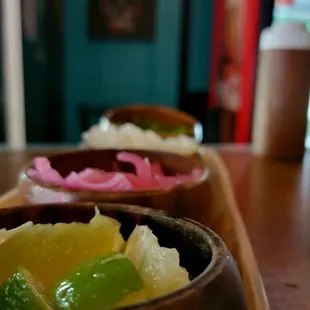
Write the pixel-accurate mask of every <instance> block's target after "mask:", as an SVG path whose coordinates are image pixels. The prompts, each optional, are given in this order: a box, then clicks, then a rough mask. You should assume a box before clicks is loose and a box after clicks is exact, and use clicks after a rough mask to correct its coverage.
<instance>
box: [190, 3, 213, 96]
mask: <svg viewBox="0 0 310 310" xmlns="http://www.w3.org/2000/svg"><path fill="white" fill-rule="evenodd" d="M191 5H192V8H191V31H190V42H189V51H188V52H189V59H188V62H189V72H188V90H189V91H191V92H205V91H206V90H207V88H208V83H209V71H208V68H209V65H210V54H211V39H212V38H211V37H212V22H213V20H212V12H213V1H211V0H192V1H191Z"/></svg>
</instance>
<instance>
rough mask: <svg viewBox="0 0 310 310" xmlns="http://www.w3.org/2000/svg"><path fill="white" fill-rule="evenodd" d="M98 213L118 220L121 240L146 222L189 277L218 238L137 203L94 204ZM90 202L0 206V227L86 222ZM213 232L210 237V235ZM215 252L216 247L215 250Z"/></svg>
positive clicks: (202, 265) (203, 265) (206, 260)
mask: <svg viewBox="0 0 310 310" xmlns="http://www.w3.org/2000/svg"><path fill="white" fill-rule="evenodd" d="M96 205H97V206H98V208H99V210H100V211H101V214H104V215H107V216H110V217H112V218H114V219H116V220H118V221H119V222H120V223H121V233H122V235H123V237H124V238H125V240H127V238H128V237H129V235H130V234H131V232H132V231H133V229H134V228H135V226H136V225H148V227H149V228H150V229H151V230H152V231H153V232H154V234H155V235H156V236H157V237H158V240H159V243H160V245H161V246H165V247H168V248H176V249H177V250H178V252H179V253H180V263H181V266H183V267H184V268H186V269H187V271H188V272H189V274H190V277H191V278H195V277H197V276H198V275H200V274H201V273H202V272H203V271H204V270H205V269H206V268H207V267H208V265H209V264H210V262H211V259H212V253H213V254H214V252H215V248H219V245H220V244H221V241H220V240H219V238H218V237H217V236H216V235H215V234H214V233H212V232H211V231H210V230H208V229H207V228H204V227H203V226H201V225H200V224H198V223H194V222H192V221H190V220H184V219H175V218H173V217H170V216H168V215H166V214H164V213H163V212H160V211H154V210H151V209H146V208H141V207H138V206H130V205H121V204H96ZM96 205H95V204H92V203H80V204H43V205H25V206H20V207H15V208H4V209H0V229H1V228H7V229H12V228H15V227H17V226H19V225H22V224H24V223H25V222H27V221H33V222H34V223H41V224H46V223H52V224H55V223H60V222H62V223H71V222H83V223H88V222H89V221H90V220H91V218H92V217H93V216H94V214H95V211H94V207H95V206H96ZM212 236H213V237H212ZM216 252H217V255H218V254H219V253H220V251H218V250H216Z"/></svg>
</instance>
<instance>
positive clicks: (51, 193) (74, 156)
mask: <svg viewBox="0 0 310 310" xmlns="http://www.w3.org/2000/svg"><path fill="white" fill-rule="evenodd" d="M125 151H128V152H132V153H135V154H138V155H140V156H142V157H148V158H149V159H150V161H151V162H154V161H155V162H159V163H160V164H161V165H162V167H163V168H164V170H165V171H166V172H167V173H171V174H176V173H189V172H191V171H192V170H193V169H194V168H198V169H201V170H202V171H203V173H202V175H201V177H200V178H199V179H197V180H196V181H194V182H188V183H184V184H181V185H179V186H176V187H174V188H172V189H169V190H162V189H158V190H150V191H132V192H123V191H122V192H95V191H85V190H77V191H69V190H66V189H64V188H62V187H60V186H51V185H46V184H43V183H40V182H37V181H36V180H34V179H31V178H29V177H28V176H27V175H26V171H27V170H28V169H29V168H30V167H31V166H32V165H29V166H27V167H26V168H25V169H24V170H23V171H22V173H21V174H20V182H19V187H20V191H21V193H22V196H23V198H24V201H25V203H47V202H76V201H84V202H88V201H98V202H113V203H126V204H135V205H140V206H145V207H149V208H154V209H161V210H164V211H167V212H169V213H171V214H173V215H177V216H186V214H187V212H186V210H187V209H188V208H189V207H190V205H194V204H195V203H196V204H200V199H202V194H203V199H205V200H206V201H208V200H210V199H211V194H210V192H209V190H208V189H209V187H206V182H207V180H208V175H209V173H208V169H207V168H206V167H205V165H204V163H203V161H202V159H201V157H200V156H192V157H185V156H181V155H177V154H173V153H166V152H159V151H145V150H139V151H138V150H134V151H133V150H125ZM118 152H119V150H115V149H106V150H79V151H74V152H69V153H62V154H57V155H53V156H50V157H49V160H50V161H51V164H52V167H53V168H55V169H56V170H57V171H58V172H59V173H60V174H61V175H62V176H66V175H68V174H69V173H70V172H71V171H76V172H78V171H81V170H83V169H84V168H86V167H92V168H99V169H103V170H105V171H112V170H113V166H112V165H113V162H114V161H115V160H116V154H117V153H118ZM120 167H121V168H122V170H124V171H129V172H131V171H132V166H131V165H129V164H125V163H124V164H123V163H121V164H120Z"/></svg>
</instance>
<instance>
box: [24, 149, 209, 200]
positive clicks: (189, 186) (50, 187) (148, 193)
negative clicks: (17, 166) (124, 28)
mask: <svg viewBox="0 0 310 310" xmlns="http://www.w3.org/2000/svg"><path fill="white" fill-rule="evenodd" d="M104 151H116V152H122V151H124V152H132V153H135V152H136V151H138V152H139V151H142V152H148V153H157V154H159V155H163V156H164V155H165V154H169V156H171V155H172V156H176V157H183V158H184V159H185V160H190V159H191V158H190V157H186V156H183V155H180V154H175V153H169V152H163V151H153V150H142V149H141V150H129V149H120V150H118V149H81V150H74V151H68V152H62V153H57V154H53V155H51V156H48V157H47V158H48V159H51V158H55V157H59V156H61V157H64V156H68V155H69V156H72V155H73V156H74V155H76V154H77V153H88V152H104ZM197 160H198V161H199V162H200V164H201V165H202V167H204V168H203V171H202V174H201V176H200V177H199V178H198V179H197V180H195V181H191V182H185V183H182V184H179V185H176V186H174V187H172V188H170V189H167V190H164V189H154V190H139V191H88V190H68V189H65V188H63V187H61V186H59V185H49V184H45V183H44V182H40V181H37V180H34V179H33V178H31V177H29V176H28V175H27V171H28V169H30V168H31V167H32V166H33V160H32V161H31V163H30V164H28V165H26V166H25V167H24V168H23V169H22V170H21V172H20V174H19V182H22V181H24V180H25V179H26V180H28V181H29V182H31V184H32V185H34V186H40V187H41V188H43V189H48V190H52V191H54V192H59V193H68V194H70V193H72V194H75V195H100V196H109V197H111V198H113V197H119V196H120V195H122V196H123V197H137V196H143V197H146V196H147V197H150V196H157V195H161V194H163V193H165V194H166V193H170V192H173V191H175V190H179V189H186V190H190V189H192V188H195V187H197V186H199V185H201V184H202V183H204V182H205V181H206V180H207V179H208V177H209V174H210V171H209V169H208V168H207V166H206V165H205V164H204V162H203V160H202V159H201V158H197ZM85 168H86V167H85Z"/></svg>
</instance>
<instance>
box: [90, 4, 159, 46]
mask: <svg viewBox="0 0 310 310" xmlns="http://www.w3.org/2000/svg"><path fill="white" fill-rule="evenodd" d="M88 5H89V8H88V9H89V11H88V12H89V15H88V30H89V36H90V38H91V39H97V40H98V39H99V40H100V39H132V40H144V41H151V40H153V39H154V35H155V11H156V0H88Z"/></svg>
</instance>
